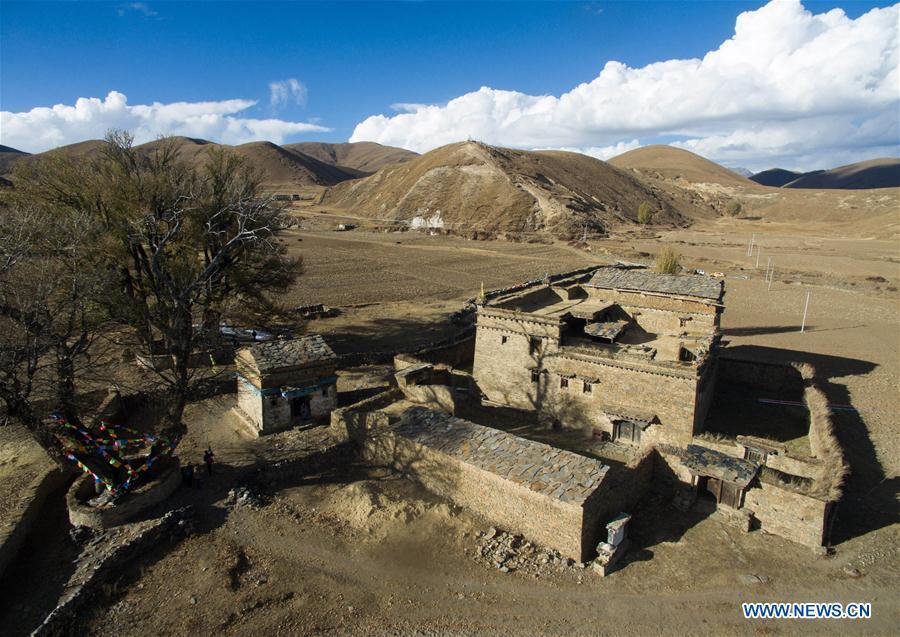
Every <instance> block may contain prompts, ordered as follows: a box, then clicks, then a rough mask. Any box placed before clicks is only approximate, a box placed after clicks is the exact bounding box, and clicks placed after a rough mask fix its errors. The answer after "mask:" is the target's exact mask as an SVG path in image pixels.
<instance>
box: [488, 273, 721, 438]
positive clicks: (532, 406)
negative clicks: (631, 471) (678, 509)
mask: <svg viewBox="0 0 900 637" xmlns="http://www.w3.org/2000/svg"><path fill="white" fill-rule="evenodd" d="M723 295H724V289H723V284H722V281H720V280H718V279H713V278H710V277H707V276H695V275H668V274H656V273H652V272H648V271H646V270H637V269H628V268H622V267H602V266H601V267H596V268H592V269H588V270H586V271H584V270H583V271H579V272H578V273H575V274H573V275H571V276H568V277H563V278H558V277H556V278H554V279H553V280H551V279H549V278H548V279H546V280H544V281H538V282H534V283H532V284H530V285H526V286H522V287H519V288H517V289H513V290H512V291H510V292H509V293H506V294H500V295H498V296H494V297H492V298H490V300H485V301H484V302H483V303H481V304H479V306H478V315H477V321H478V323H477V332H476V341H475V361H474V366H473V375H474V378H475V383H476V384H477V386H478V388H479V389H480V391H481V394H482V397H483V400H484V401H486V402H487V403H491V404H496V405H503V406H508V407H514V408H517V409H524V410H531V411H538V412H541V413H542V414H543V415H544V416H545V417H546V418H548V419H550V420H551V421H553V422H555V423H557V424H559V425H561V426H563V427H567V426H569V427H584V426H590V427H592V428H593V429H594V432H595V434H596V435H598V436H603V437H608V438H610V439H613V440H617V441H620V442H625V443H628V444H635V445H640V444H641V442H642V441H643V442H668V443H671V444H678V445H686V444H687V443H688V442H690V440H691V438H692V436H693V435H694V434H696V433H699V431H700V430H701V428H702V424H703V421H704V417H705V414H706V411H707V409H708V407H709V402H710V399H711V396H712V392H713V388H714V385H715V374H716V354H717V349H718V345H719V334H718V327H719V322H720V317H721V314H722V311H723V308H724V306H723V303H722V298H723Z"/></svg>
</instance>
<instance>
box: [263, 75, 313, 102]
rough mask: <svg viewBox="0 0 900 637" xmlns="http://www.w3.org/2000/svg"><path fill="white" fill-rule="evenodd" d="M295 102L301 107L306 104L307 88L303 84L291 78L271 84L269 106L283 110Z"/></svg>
mask: <svg viewBox="0 0 900 637" xmlns="http://www.w3.org/2000/svg"><path fill="white" fill-rule="evenodd" d="M291 102H293V103H294V104H297V105H299V106H304V105H305V104H306V86H305V85H304V84H303V82H301V81H299V80H296V79H294V78H291V79H289V80H279V81H277V82H270V83H269V105H270V106H271V107H272V108H282V107H284V106H287V105H288V104H289V103H291Z"/></svg>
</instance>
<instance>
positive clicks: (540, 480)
mask: <svg viewBox="0 0 900 637" xmlns="http://www.w3.org/2000/svg"><path fill="white" fill-rule="evenodd" d="M382 411H384V412H386V413H388V414H391V415H394V416H399V418H398V419H397V420H395V421H394V422H393V423H392V424H391V425H390V427H391V430H392V431H393V433H394V434H395V435H398V436H402V437H404V438H407V439H408V440H411V441H413V442H415V443H417V444H420V445H422V446H424V447H428V448H429V449H432V450H433V451H437V452H440V453H443V454H445V455H448V456H450V457H452V458H454V459H456V460H459V461H460V462H464V463H466V464H469V465H472V466H474V467H477V468H478V469H481V470H482V471H487V472H490V473H493V474H495V475H497V476H499V477H500V478H503V479H504V480H509V481H510V482H513V483H515V484H517V485H519V486H522V487H524V488H526V489H529V490H531V491H534V492H535V493H539V494H541V495H544V496H547V497H550V498H555V499H557V500H560V501H561V502H565V503H567V504H575V505H581V504H583V503H584V501H585V500H586V499H587V498H588V497H589V496H590V495H591V494H592V493H594V491H596V490H597V488H598V487H599V486H600V483H601V481H602V480H603V478H604V477H605V476H606V474H607V472H608V471H609V466H608V465H606V464H604V463H603V462H601V461H600V460H597V459H594V458H587V457H585V456H582V455H579V454H577V453H573V452H571V451H566V450H564V449H557V448H555V447H551V446H550V445H546V444H544V443H541V442H535V441H533V440H528V439H526V438H521V437H519V436H515V435H513V434H510V433H507V432H505V431H501V430H499V429H493V428H491V427H485V426H483V425H478V424H476V423H474V422H470V421H468V420H464V419H462V418H457V417H455V416H450V415H448V414H445V413H443V412H440V411H434V410H431V409H427V408H425V407H422V406H419V405H414V404H413V403H410V402H407V401H403V400H401V401H398V402H396V403H393V404H392V405H389V406H388V407H386V408H385V409H383V410H382Z"/></svg>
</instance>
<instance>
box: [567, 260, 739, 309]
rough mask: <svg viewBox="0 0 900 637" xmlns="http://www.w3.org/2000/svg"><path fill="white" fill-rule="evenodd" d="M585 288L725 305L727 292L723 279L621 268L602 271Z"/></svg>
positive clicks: (597, 272) (599, 270)
mask: <svg viewBox="0 0 900 637" xmlns="http://www.w3.org/2000/svg"><path fill="white" fill-rule="evenodd" d="M584 285H586V286H588V287H594V288H603V289H611V290H613V289H614V290H635V291H638V292H656V293H660V294H676V295H679V296H694V297H698V298H702V299H711V300H713V301H721V300H722V294H723V291H724V286H723V284H722V281H721V279H716V278H713V277H709V276H701V275H699V274H658V273H656V272H650V271H649V270H633V269H631V270H626V269H623V268H617V267H602V268H598V269H597V271H596V272H594V274H593V276H591V278H590V279H589V280H588V281H587V282H585V283H584Z"/></svg>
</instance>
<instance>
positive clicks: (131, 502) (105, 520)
mask: <svg viewBox="0 0 900 637" xmlns="http://www.w3.org/2000/svg"><path fill="white" fill-rule="evenodd" d="M163 463H165V464H163ZM160 464H161V465H162V466H160V468H159V471H160V473H159V475H158V476H157V478H156V479H155V480H153V481H151V482H149V483H147V484H143V485H141V486H139V487H138V488H137V489H136V490H134V491H132V492H129V493H128V494H127V495H125V496H124V497H123V498H122V501H121V502H119V503H117V504H115V505H113V506H110V507H106V508H96V507H92V506H90V505H89V504H88V500H90V499H91V498H93V497H95V495H96V494H95V492H94V479H93V477H92V476H90V475H88V474H85V475H83V476H82V477H81V478H79V479H78V480H76V481H75V483H74V484H73V485H72V487H71V488H70V489H69V492H68V493H67V494H66V506H67V507H68V509H69V521H70V522H71V523H72V524H73V525H74V526H88V527H91V528H93V529H108V528H112V527H114V526H119V525H121V524H125V523H126V522H128V521H130V520H133V519H135V518H136V517H137V516H138V515H140V514H141V513H143V512H144V511H147V510H148V509H150V508H152V507H154V506H156V505H157V504H159V503H160V502H163V501H164V500H165V499H166V498H168V497H169V496H170V495H172V493H174V492H175V490H176V489H177V488H178V486H179V485H180V484H181V470H180V465H179V462H178V459H177V458H171V457H170V458H165V459H163V460H160Z"/></svg>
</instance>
